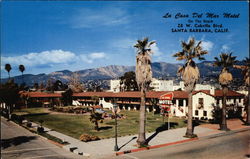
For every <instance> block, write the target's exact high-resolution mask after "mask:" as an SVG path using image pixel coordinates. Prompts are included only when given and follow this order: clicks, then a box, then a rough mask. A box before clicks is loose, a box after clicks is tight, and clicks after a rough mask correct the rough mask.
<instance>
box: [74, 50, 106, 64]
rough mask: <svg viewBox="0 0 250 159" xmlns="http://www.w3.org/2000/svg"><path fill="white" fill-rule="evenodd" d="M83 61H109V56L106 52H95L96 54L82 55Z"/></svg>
mask: <svg viewBox="0 0 250 159" xmlns="http://www.w3.org/2000/svg"><path fill="white" fill-rule="evenodd" d="M79 57H80V59H81V61H84V62H86V63H89V64H90V63H93V62H94V60H97V59H107V58H108V57H107V54H106V53H104V52H94V53H90V54H82V55H80V56H79Z"/></svg>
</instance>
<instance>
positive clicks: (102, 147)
mask: <svg viewBox="0 0 250 159" xmlns="http://www.w3.org/2000/svg"><path fill="white" fill-rule="evenodd" d="M218 128H219V126H218V124H203V125H199V126H197V127H195V129H194V132H195V134H197V135H198V137H205V136H208V135H213V134H219V133H224V132H223V131H220V130H218ZM228 128H229V129H231V130H240V129H250V127H247V126H244V125H242V122H241V121H240V120H238V119H234V120H229V121H228ZM45 130H47V131H48V132H47V133H49V134H50V135H53V136H56V137H58V138H60V139H62V140H64V141H67V142H68V143H70V144H69V145H67V146H64V148H65V149H68V150H70V149H71V150H73V152H74V153H77V154H78V153H80V154H81V155H83V156H88V157H89V158H93V159H94V158H95V159H97V158H108V157H109V156H114V155H115V151H114V145H115V140H114V138H110V139H103V140H99V141H92V142H81V141H79V140H77V139H74V138H72V137H69V136H66V135H64V134H62V133H59V132H56V131H51V130H49V129H45ZM185 132H186V128H179V129H170V130H165V131H159V132H158V133H157V132H155V133H147V134H146V136H147V138H148V140H149V145H151V146H152V145H162V144H165V145H166V143H174V142H182V141H185V140H187V138H184V137H183V135H184V134H185ZM118 133H119V132H118ZM136 139H137V135H132V136H124V137H118V147H119V149H120V150H119V152H123V151H128V150H132V149H137V147H136ZM155 147H156V146H155Z"/></svg>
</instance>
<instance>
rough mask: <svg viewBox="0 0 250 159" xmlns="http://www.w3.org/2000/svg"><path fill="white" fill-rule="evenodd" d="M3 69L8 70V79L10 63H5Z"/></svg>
mask: <svg viewBox="0 0 250 159" xmlns="http://www.w3.org/2000/svg"><path fill="white" fill-rule="evenodd" d="M5 70H6V71H7V72H8V74H9V79H10V70H11V65H10V64H8V63H7V64H5Z"/></svg>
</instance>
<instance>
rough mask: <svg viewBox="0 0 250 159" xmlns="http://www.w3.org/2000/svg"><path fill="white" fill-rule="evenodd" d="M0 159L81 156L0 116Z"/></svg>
mask: <svg viewBox="0 0 250 159" xmlns="http://www.w3.org/2000/svg"><path fill="white" fill-rule="evenodd" d="M1 157H2V159H12V158H22V159H44V158H50V159H78V158H84V157H83V156H79V155H76V154H74V153H72V152H69V151H66V150H64V149H62V148H60V147H58V146H56V145H54V144H52V143H50V142H49V141H48V140H46V139H44V138H42V137H40V136H38V135H36V134H33V133H31V132H29V131H28V130H26V129H24V128H23V127H20V126H18V125H16V124H14V123H12V122H9V121H6V119H4V118H2V117H1Z"/></svg>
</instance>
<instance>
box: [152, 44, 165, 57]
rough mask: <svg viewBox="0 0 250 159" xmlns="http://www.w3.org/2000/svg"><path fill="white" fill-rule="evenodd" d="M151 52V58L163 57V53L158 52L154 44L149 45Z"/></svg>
mask: <svg viewBox="0 0 250 159" xmlns="http://www.w3.org/2000/svg"><path fill="white" fill-rule="evenodd" d="M151 50H152V52H153V56H161V55H163V53H162V52H161V51H160V49H159V48H158V46H157V44H156V43H154V44H152V45H151Z"/></svg>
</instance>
